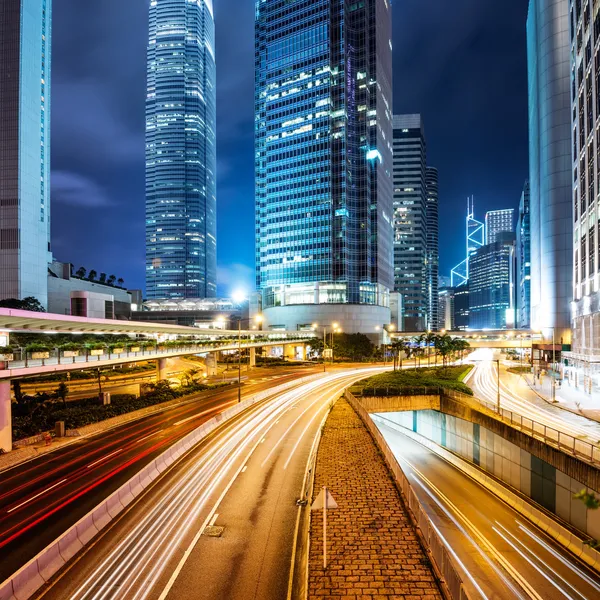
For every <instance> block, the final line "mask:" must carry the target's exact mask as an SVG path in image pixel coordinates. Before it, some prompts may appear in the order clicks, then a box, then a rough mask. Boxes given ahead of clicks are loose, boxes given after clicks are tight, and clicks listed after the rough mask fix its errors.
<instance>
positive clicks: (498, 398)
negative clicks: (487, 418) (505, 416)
mask: <svg viewBox="0 0 600 600" xmlns="http://www.w3.org/2000/svg"><path fill="white" fill-rule="evenodd" d="M496 375H497V377H496V383H497V386H498V394H497V397H496V402H497V404H498V414H500V359H499V358H497V359H496Z"/></svg>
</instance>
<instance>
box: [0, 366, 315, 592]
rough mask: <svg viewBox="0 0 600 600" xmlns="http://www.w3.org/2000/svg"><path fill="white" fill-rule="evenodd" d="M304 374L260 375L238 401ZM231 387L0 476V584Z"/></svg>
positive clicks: (233, 396) (227, 400)
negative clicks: (0, 556)
mask: <svg viewBox="0 0 600 600" xmlns="http://www.w3.org/2000/svg"><path fill="white" fill-rule="evenodd" d="M307 374H309V371H307V370H296V371H294V372H292V373H289V372H288V373H286V374H285V375H273V373H272V372H271V373H270V374H269V373H264V374H260V375H262V376H261V377H260V378H258V379H257V380H255V381H251V382H248V383H247V384H246V385H245V386H244V387H243V388H242V391H243V397H244V396H245V397H249V396H251V395H253V394H256V393H258V392H260V391H263V390H267V389H269V388H270V387H272V386H273V385H278V384H280V383H285V382H287V381H291V380H293V379H297V378H299V377H302V376H305V375H307ZM235 403H237V388H236V389H228V390H224V391H220V392H214V393H210V394H208V395H207V393H206V392H204V393H202V394H200V399H198V400H193V401H187V402H185V403H182V404H180V405H177V406H174V407H171V408H169V409H166V410H164V411H161V412H160V413H155V414H153V415H150V416H148V417H145V418H143V419H139V420H137V421H135V422H131V423H128V424H125V425H123V426H120V427H117V428H115V429H112V430H110V431H106V432H104V433H101V434H98V435H96V436H93V437H87V438H81V439H78V440H77V441H76V442H74V443H73V444H70V445H68V446H64V447H61V448H59V449H57V450H55V451H54V452H51V453H48V454H44V455H42V456H40V457H39V458H36V459H34V460H31V461H29V462H26V463H23V464H21V465H19V466H17V467H14V468H12V469H8V470H6V471H3V472H2V473H0V555H2V557H3V558H2V560H0V581H4V580H5V579H6V578H7V577H8V576H10V575H11V574H12V573H14V572H15V571H16V570H18V568H20V567H21V566H22V565H23V564H25V563H26V562H27V561H28V560H29V559H30V558H32V557H33V556H35V555H36V554H37V553H38V552H39V551H40V550H42V549H43V548H44V547H45V546H46V545H47V544H49V543H50V542H52V541H53V540H54V539H56V538H57V537H58V536H59V535H60V534H61V533H63V532H64V531H65V530H66V529H67V528H68V527H70V526H71V525H72V524H73V523H75V522H77V520H79V519H80V518H81V517H83V516H84V515H85V514H87V512H89V511H90V510H91V509H92V508H93V507H94V506H96V505H97V504H98V503H99V502H100V501H101V500H102V499H103V498H105V497H107V496H108V495H110V494H111V493H112V492H113V491H114V490H116V489H118V488H119V486H120V485H121V484H122V483H124V482H125V481H127V480H128V479H129V478H130V477H131V476H132V475H133V474H134V473H136V472H137V471H139V470H140V469H141V468H142V467H143V466H144V465H146V464H147V463H148V462H150V461H151V460H152V459H153V458H154V457H155V456H157V455H158V454H160V453H161V452H163V451H164V450H166V449H167V448H168V447H169V446H170V445H172V444H174V443H175V442H177V440H179V439H180V438H182V437H183V436H185V435H186V434H187V433H188V432H189V431H191V430H192V429H194V428H196V427H198V426H199V425H200V424H201V423H202V422H204V421H206V420H208V419H210V418H212V417H213V416H215V415H216V414H217V413H219V412H221V411H222V410H224V409H225V408H227V407H228V406H231V405H233V404H235Z"/></svg>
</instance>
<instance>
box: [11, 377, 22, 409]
mask: <svg viewBox="0 0 600 600" xmlns="http://www.w3.org/2000/svg"><path fill="white" fill-rule="evenodd" d="M13 392H14V394H15V400H16V401H17V404H23V400H24V398H23V392H22V391H21V382H20V381H19V380H18V379H13Z"/></svg>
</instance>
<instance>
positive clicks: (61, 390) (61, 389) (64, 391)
mask: <svg viewBox="0 0 600 600" xmlns="http://www.w3.org/2000/svg"><path fill="white" fill-rule="evenodd" d="M54 393H55V394H56V397H57V398H60V399H61V400H62V403H63V404H64V405H65V406H67V395H68V394H69V388H68V387H67V384H66V383H65V382H64V381H61V382H60V383H59V384H58V387H57V388H56V391H55V392H54Z"/></svg>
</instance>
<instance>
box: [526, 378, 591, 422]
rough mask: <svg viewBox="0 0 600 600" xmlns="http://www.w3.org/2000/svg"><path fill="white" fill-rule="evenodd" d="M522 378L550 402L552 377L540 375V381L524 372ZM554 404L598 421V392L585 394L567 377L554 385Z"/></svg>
mask: <svg viewBox="0 0 600 600" xmlns="http://www.w3.org/2000/svg"><path fill="white" fill-rule="evenodd" d="M523 378H524V380H525V382H526V383H527V385H528V386H529V388H530V389H532V390H533V391H534V392H535V393H536V394H537V395H538V396H540V397H541V398H542V399H544V400H546V401H548V402H552V378H551V377H549V376H542V377H541V381H539V380H536V381H534V378H533V374H531V373H526V374H524V375H523ZM555 399H556V403H555V404H556V406H558V407H559V408H563V409H565V410H568V411H569V412H573V413H576V414H578V415H583V416H584V417H586V418H588V419H592V420H594V421H599V422H600V397H599V395H598V394H593V395H590V394H586V393H585V392H584V391H583V390H582V389H580V388H576V387H575V386H574V385H572V384H571V383H570V382H569V380H568V379H565V380H564V381H562V382H561V383H560V385H557V386H556V391H555Z"/></svg>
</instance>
